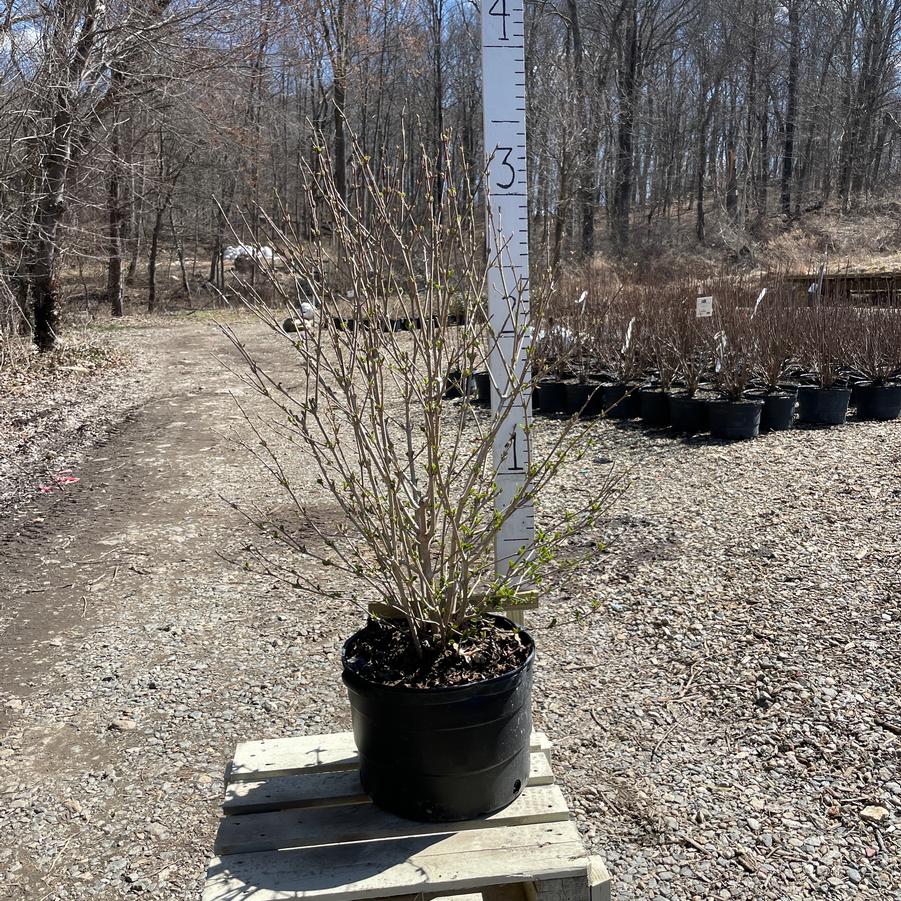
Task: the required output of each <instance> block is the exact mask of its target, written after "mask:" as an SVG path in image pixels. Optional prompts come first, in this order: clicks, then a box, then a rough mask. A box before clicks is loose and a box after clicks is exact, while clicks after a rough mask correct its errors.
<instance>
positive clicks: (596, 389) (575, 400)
mask: <svg viewBox="0 0 901 901" xmlns="http://www.w3.org/2000/svg"><path fill="white" fill-rule="evenodd" d="M566 412H567V413H570V414H571V415H573V416H579V417H582V418H588V417H590V416H600V415H601V413H603V412H604V390H603V388H602V387H601V386H600V385H593V384H591V383H590V382H577V383H575V384H571V385H567V386H566Z"/></svg>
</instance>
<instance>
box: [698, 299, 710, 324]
mask: <svg viewBox="0 0 901 901" xmlns="http://www.w3.org/2000/svg"><path fill="white" fill-rule="evenodd" d="M712 315H713V297H712V296H707V297H699V298H698V299H697V301H696V303H695V316H696V317H697V318H698V319H706V318H707V317H708V316H712Z"/></svg>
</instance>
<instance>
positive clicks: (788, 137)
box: [780, 0, 801, 216]
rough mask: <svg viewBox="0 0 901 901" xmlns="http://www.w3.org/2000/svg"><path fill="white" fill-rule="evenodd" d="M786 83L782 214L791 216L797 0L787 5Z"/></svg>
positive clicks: (798, 39) (797, 57)
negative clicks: (787, 45)
mask: <svg viewBox="0 0 901 901" xmlns="http://www.w3.org/2000/svg"><path fill="white" fill-rule="evenodd" d="M788 29H789V47H788V82H787V85H786V93H787V97H786V100H785V137H784V142H783V145H782V190H781V195H780V202H781V206H782V214H783V215H784V216H789V215H791V195H792V173H793V168H794V161H795V124H796V122H795V120H796V119H797V115H798V67H799V65H800V61H801V25H800V19H799V13H798V0H789V3H788Z"/></svg>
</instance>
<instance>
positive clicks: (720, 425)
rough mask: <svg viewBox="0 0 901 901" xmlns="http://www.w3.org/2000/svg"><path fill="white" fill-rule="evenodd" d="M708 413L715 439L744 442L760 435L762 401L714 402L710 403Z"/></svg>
mask: <svg viewBox="0 0 901 901" xmlns="http://www.w3.org/2000/svg"><path fill="white" fill-rule="evenodd" d="M707 412H708V415H709V417H710V434H711V435H712V436H713V437H714V438H725V439H726V440H728V441H742V440H747V439H748V438H756V437H757V436H758V435H759V434H760V414H761V413H762V412H763V401H762V400H751V399H746V400H713V401H709V402H708V404H707Z"/></svg>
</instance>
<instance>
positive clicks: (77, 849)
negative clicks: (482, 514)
mask: <svg viewBox="0 0 901 901" xmlns="http://www.w3.org/2000/svg"><path fill="white" fill-rule="evenodd" d="M241 334H242V336H244V337H246V339H247V340H248V341H250V342H258V347H259V353H260V354H261V355H262V356H263V357H264V358H266V359H267V360H268V362H269V363H270V364H271V365H284V361H283V358H282V357H280V356H279V353H280V352H279V351H276V350H274V349H272V348H271V347H270V346H269V344H268V343H266V342H265V341H263V339H262V338H261V336H260V334H259V332H258V330H256V329H255V328H252V327H250V326H242V327H241ZM148 340H149V342H150V344H151V345H152V349H153V351H154V354H155V358H156V359H163V360H165V361H166V366H165V370H164V371H163V370H161V371H160V373H159V375H160V388H159V390H158V394H157V396H156V397H155V398H154V399H153V400H151V401H150V402H148V404H146V405H145V407H144V408H143V410H142V411H141V413H140V415H139V416H138V417H137V418H136V420H135V422H134V424H133V425H131V426H130V427H129V428H127V429H123V430H121V431H120V432H119V433H118V434H117V435H116V436H114V437H113V438H112V439H111V440H110V441H109V443H108V444H107V445H106V446H105V447H104V448H102V450H101V451H100V452H98V453H97V454H96V455H95V456H94V458H93V460H90V459H89V460H86V462H85V465H84V467H83V470H82V473H81V475H82V481H81V482H80V483H79V484H78V485H77V486H74V488H73V490H72V491H71V492H70V493H69V495H67V497H66V502H65V503H60V502H56V503H53V504H51V502H50V500H48V501H47V504H48V506H47V508H46V509H43V510H41V511H40V512H39V516H38V518H39V519H40V520H41V521H40V522H39V523H30V524H29V525H28V527H27V528H26V529H25V530H23V531H22V535H21V540H20V541H19V542H18V543H17V544H14V545H12V546H11V553H10V555H9V556H8V558H7V560H5V561H4V562H5V563H11V565H7V566H5V567H4V569H3V572H2V573H0V617H3V616H6V617H7V619H8V621H9V623H10V625H9V628H8V629H7V630H6V632H5V633H4V634H3V635H2V636H0V736H2V738H0V834H2V835H3V837H4V839H3V841H2V842H0V898H10V899H23V898H29V899H36V901H51V899H60V901H61V899H107V898H110V899H112V898H125V897H132V896H134V895H145V896H148V897H154V898H160V899H193V898H196V897H198V894H199V891H200V887H201V885H202V880H203V870H204V867H205V862H206V859H207V857H208V856H209V854H210V849H211V847H212V841H213V835H214V832H215V825H216V820H217V815H218V804H219V803H220V801H221V796H222V791H223V780H222V775H223V769H224V766H225V764H226V762H227V760H228V759H229V756H230V754H231V752H232V751H233V749H234V746H235V744H236V742H238V741H240V740H246V739H251V738H263V737H273V736H279V735H287V734H292V733H318V732H327V731H334V730H339V729H347V728H349V714H348V710H347V704H346V699H345V697H344V694H343V688H342V686H341V683H340V678H339V673H340V662H339V655H340V646H341V642H342V640H343V638H344V637H346V636H347V635H349V634H350V633H351V632H352V631H353V630H354V628H356V626H357V624H358V623H359V622H360V613H359V611H358V610H357V609H356V607H355V605H354V603H353V602H354V600H355V598H353V597H352V596H349V597H348V598H347V602H346V604H344V605H342V607H341V608H340V609H338V610H333V609H330V608H327V607H326V606H325V605H323V603H322V602H321V601H319V600H317V599H315V598H312V597H310V596H308V595H305V594H304V593H302V592H292V591H290V590H287V589H285V588H283V587H282V586H280V585H279V584H277V583H276V582H274V580H271V579H266V578H264V577H261V576H257V575H253V574H251V573H248V572H245V571H242V569H241V568H240V566H239V565H237V564H240V562H241V561H242V557H243V551H242V548H243V547H245V545H246V544H247V543H248V542H249V541H250V540H251V539H252V531H251V528H250V527H249V526H248V525H247V524H246V522H245V521H244V520H243V519H242V517H241V516H240V515H239V514H237V513H236V512H235V511H234V510H232V509H231V508H230V507H229V506H228V505H227V504H226V503H225V502H224V500H223V498H225V499H228V500H237V501H238V502H245V503H246V502H250V501H255V502H257V503H259V504H260V505H262V506H264V507H266V508H267V509H270V510H276V509H278V508H279V505H280V504H283V501H282V500H281V499H280V498H279V497H278V495H277V494H276V493H275V492H273V491H272V488H271V484H270V483H269V481H268V480H267V477H266V476H265V474H263V473H261V472H260V470H259V468H258V466H257V465H256V464H255V463H254V462H253V461H252V460H250V459H248V458H247V457H246V455H243V454H242V453H241V452H240V451H239V450H238V448H237V447H236V446H235V445H234V444H233V443H232V441H231V431H232V430H233V429H234V430H237V431H238V432H239V433H244V434H246V431H245V430H244V426H243V420H242V415H241V413H240V411H239V409H238V407H237V406H236V404H235V397H236V398H237V400H238V401H239V402H241V404H242V405H243V406H244V407H245V408H246V409H250V410H251V411H253V410H254V409H256V407H255V405H254V403H255V402H254V399H253V398H252V397H251V396H250V395H249V392H248V391H247V389H246V388H245V387H243V386H241V384H240V382H239V381H238V380H237V379H236V378H235V376H233V375H231V374H229V373H228V372H227V371H225V370H224V369H222V367H221V366H220V365H219V364H218V363H217V362H216V361H215V360H214V359H213V357H212V356H211V355H210V352H211V351H214V350H215V351H216V352H218V353H221V354H223V355H225V356H227V355H228V351H227V350H226V349H225V347H224V344H223V342H222V340H221V337H220V336H218V335H217V333H216V332H215V331H214V330H211V329H205V328H204V327H201V326H199V325H197V324H195V325H193V326H191V327H187V326H179V327H174V328H168V329H161V330H160V331H159V332H158V333H154V335H153V336H152V338H148ZM555 428H558V426H556V425H554V424H553V423H550V422H543V423H541V424H540V426H539V430H540V432H541V433H545V434H547V435H549V434H550V432H551V430H553V429H555ZM598 438H599V441H600V445H599V450H598V452H597V454H596V455H594V456H592V455H589V456H588V457H587V458H586V459H584V460H583V461H581V462H580V463H579V464H578V465H574V466H573V467H571V468H570V469H569V470H567V472H566V473H565V474H564V477H563V478H564V482H563V484H562V485H561V486H559V488H558V490H556V491H554V492H553V493H549V495H548V497H547V498H546V500H545V504H547V505H554V504H556V505H561V506H563V505H565V504H566V503H567V497H568V496H572V495H574V494H576V493H578V492H580V491H583V490H584V486H585V485H586V483H588V482H590V481H591V480H593V479H596V478H598V477H599V476H600V475H603V474H606V473H607V472H609V470H610V469H611V467H613V468H615V469H616V470H617V471H620V472H623V473H624V474H625V477H626V478H627V480H628V483H629V485H628V490H627V491H626V492H625V493H624V494H623V495H622V496H621V497H620V498H619V499H618V501H617V504H616V507H615V509H613V510H612V511H611V514H610V518H609V521H608V523H607V525H606V527H605V528H604V529H603V531H602V534H600V535H590V536H588V535H586V536H585V543H586V546H587V545H588V543H589V542H590V543H592V544H594V545H597V542H598V540H599V539H601V540H602V541H603V547H604V550H603V553H598V554H594V555H593V556H592V558H591V560H590V561H589V562H588V563H586V564H583V565H581V566H580V567H579V568H578V570H577V571H576V572H575V573H571V574H569V575H568V576H567V578H566V580H565V581H564V580H561V581H560V582H559V583H558V584H556V585H554V586H552V588H551V590H549V591H548V592H547V594H546V596H545V597H544V598H543V600H542V604H543V606H542V609H541V610H540V611H538V612H537V613H534V614H530V625H531V626H532V627H533V630H534V634H535V637H536V640H537V641H538V643H539V654H540V656H539V661H538V669H537V684H536V696H535V715H536V726H537V727H538V728H540V729H543V730H544V731H546V732H547V733H548V734H549V735H550V737H551V739H552V740H553V742H554V756H555V761H556V767H555V768H556V771H557V773H558V778H559V780H560V781H561V782H562V784H563V788H564V793H565V794H566V796H567V798H568V799H569V801H570V802H571V805H572V808H573V810H574V812H575V816H576V818H577V821H578V825H579V827H580V829H581V830H582V833H583V835H584V836H585V838H586V840H587V843H588V844H589V845H590V846H591V848H592V850H593V851H595V852H596V853H599V854H600V855H602V856H603V857H604V858H605V859H606V860H607V862H608V865H609V868H610V870H611V872H612V874H613V877H614V896H615V897H616V898H620V899H623V901H625V899H649V901H655V899H705V901H706V899H724V901H725V899H731V898H736V899H740V898H747V899H752V898H753V899H755V901H756V899H760V898H767V899H795V898H816V897H821V896H825V897H829V898H861V899H874V901H876V899H879V901H883V899H890V898H901V863H899V855H898V851H899V844H901V842H899V835H901V767H899V761H898V751H899V747H901V744H899V743H901V685H899V682H901V675H899V674H901V643H899V628H901V625H899V624H901V478H899V476H901V424H897V423H887V424H855V425H849V426H846V427H844V428H842V429H839V430H828V431H797V432H792V433H782V434H778V435H771V436H767V437H764V438H761V439H759V440H758V441H755V442H751V443H748V444H735V445H727V444H721V443H718V442H713V441H709V440H703V439H696V440H689V441H684V442H681V441H680V442H674V441H672V440H671V439H669V438H663V437H661V436H658V435H655V434H653V433H649V432H644V431H642V430H641V429H639V428H638V427H636V426H634V425H631V424H626V425H621V426H617V425H613V424H607V423H605V424H602V425H601V426H600V431H599V433H598ZM125 460H127V461H128V465H127V466H123V465H121V461H125ZM316 490H318V489H316V486H315V484H314V482H313V475H312V474H311V476H310V480H309V491H310V494H309V497H310V499H311V500H312V501H314V502H315V503H317V504H321V509H322V512H323V516H328V515H330V513H334V507H333V504H332V503H331V502H330V501H329V499H328V498H327V497H326V496H324V495H323V496H317V495H315V494H313V492H315V491H316ZM4 554H5V555H6V552H4ZM323 578H328V575H327V574H324V575H323ZM552 619H556V624H555V625H553V626H551V622H552Z"/></svg>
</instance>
